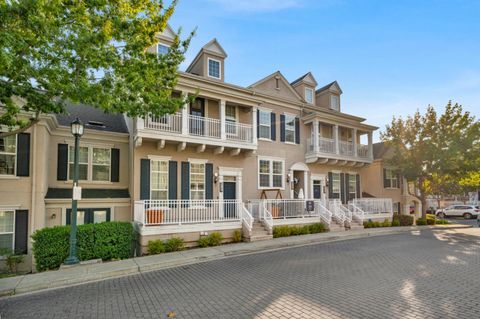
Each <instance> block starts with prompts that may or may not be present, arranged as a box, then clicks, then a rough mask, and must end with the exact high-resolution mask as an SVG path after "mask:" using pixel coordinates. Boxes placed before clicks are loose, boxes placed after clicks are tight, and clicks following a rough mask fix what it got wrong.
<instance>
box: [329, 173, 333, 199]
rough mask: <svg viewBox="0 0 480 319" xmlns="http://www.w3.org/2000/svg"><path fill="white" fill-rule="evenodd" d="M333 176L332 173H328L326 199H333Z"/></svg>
mask: <svg viewBox="0 0 480 319" xmlns="http://www.w3.org/2000/svg"><path fill="white" fill-rule="evenodd" d="M332 176H333V174H332V172H328V198H334V197H333V178H332Z"/></svg>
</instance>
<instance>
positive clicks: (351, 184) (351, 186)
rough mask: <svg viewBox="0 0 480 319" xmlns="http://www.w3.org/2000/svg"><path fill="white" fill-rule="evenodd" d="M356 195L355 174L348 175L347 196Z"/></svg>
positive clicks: (350, 197) (353, 196) (352, 196)
mask: <svg viewBox="0 0 480 319" xmlns="http://www.w3.org/2000/svg"><path fill="white" fill-rule="evenodd" d="M356 197H357V175H348V198H349V199H353V198H356Z"/></svg>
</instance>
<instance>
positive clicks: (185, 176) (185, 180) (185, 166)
mask: <svg viewBox="0 0 480 319" xmlns="http://www.w3.org/2000/svg"><path fill="white" fill-rule="evenodd" d="M182 199H190V163H189V162H182Z"/></svg>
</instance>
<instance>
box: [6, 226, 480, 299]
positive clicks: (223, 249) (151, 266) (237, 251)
mask: <svg viewBox="0 0 480 319" xmlns="http://www.w3.org/2000/svg"><path fill="white" fill-rule="evenodd" d="M470 227H471V226H469V225H459V224H449V225H436V226H412V227H388V228H370V229H359V230H351V231H345V232H333V233H329V232H327V233H320V234H312V235H302V236H292V237H283V238H275V239H273V240H265V241H258V242H252V243H238V244H228V245H223V246H217V247H210V248H198V249H189V250H185V251H180V252H173V253H166V254H159V255H153V256H145V257H137V258H131V259H125V260H120V261H112V262H105V263H97V264H86V265H78V266H75V267H71V268H64V269H60V270H52V271H46V272H41V273H35V274H29V275H24V276H17V277H9V278H4V279H0V296H6V295H14V294H22V293H27V292H33V291H38V290H43V289H51V288H60V287H66V286H71V285H78V284H83V283H87V282H92V281H98V280H103V279H108V278H115V277H120V276H126V275H132V274H138V273H143V272H147V271H153V270H160V269H165V268H170V267H177V266H183V265H188V264H193V263H199V262H205V261H211V260H215V259H221V258H226V257H229V256H235V255H242V254H250V253H258V252H265V251H271V250H276V249H282V248H286V247H294V246H302V245H309V244H316V243H324V242H332V241H338V240H349V239H358V238H364V237H369V236H382V235H392V234H399V233H403V232H409V231H418V230H431V229H459V228H470Z"/></svg>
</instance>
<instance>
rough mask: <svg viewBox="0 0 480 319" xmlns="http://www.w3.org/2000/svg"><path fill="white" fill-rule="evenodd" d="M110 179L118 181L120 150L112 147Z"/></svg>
mask: <svg viewBox="0 0 480 319" xmlns="http://www.w3.org/2000/svg"><path fill="white" fill-rule="evenodd" d="M110 167H111V172H110V181H111V182H114V183H117V182H119V181H120V150H119V149H118V148H112V149H111V153H110Z"/></svg>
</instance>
